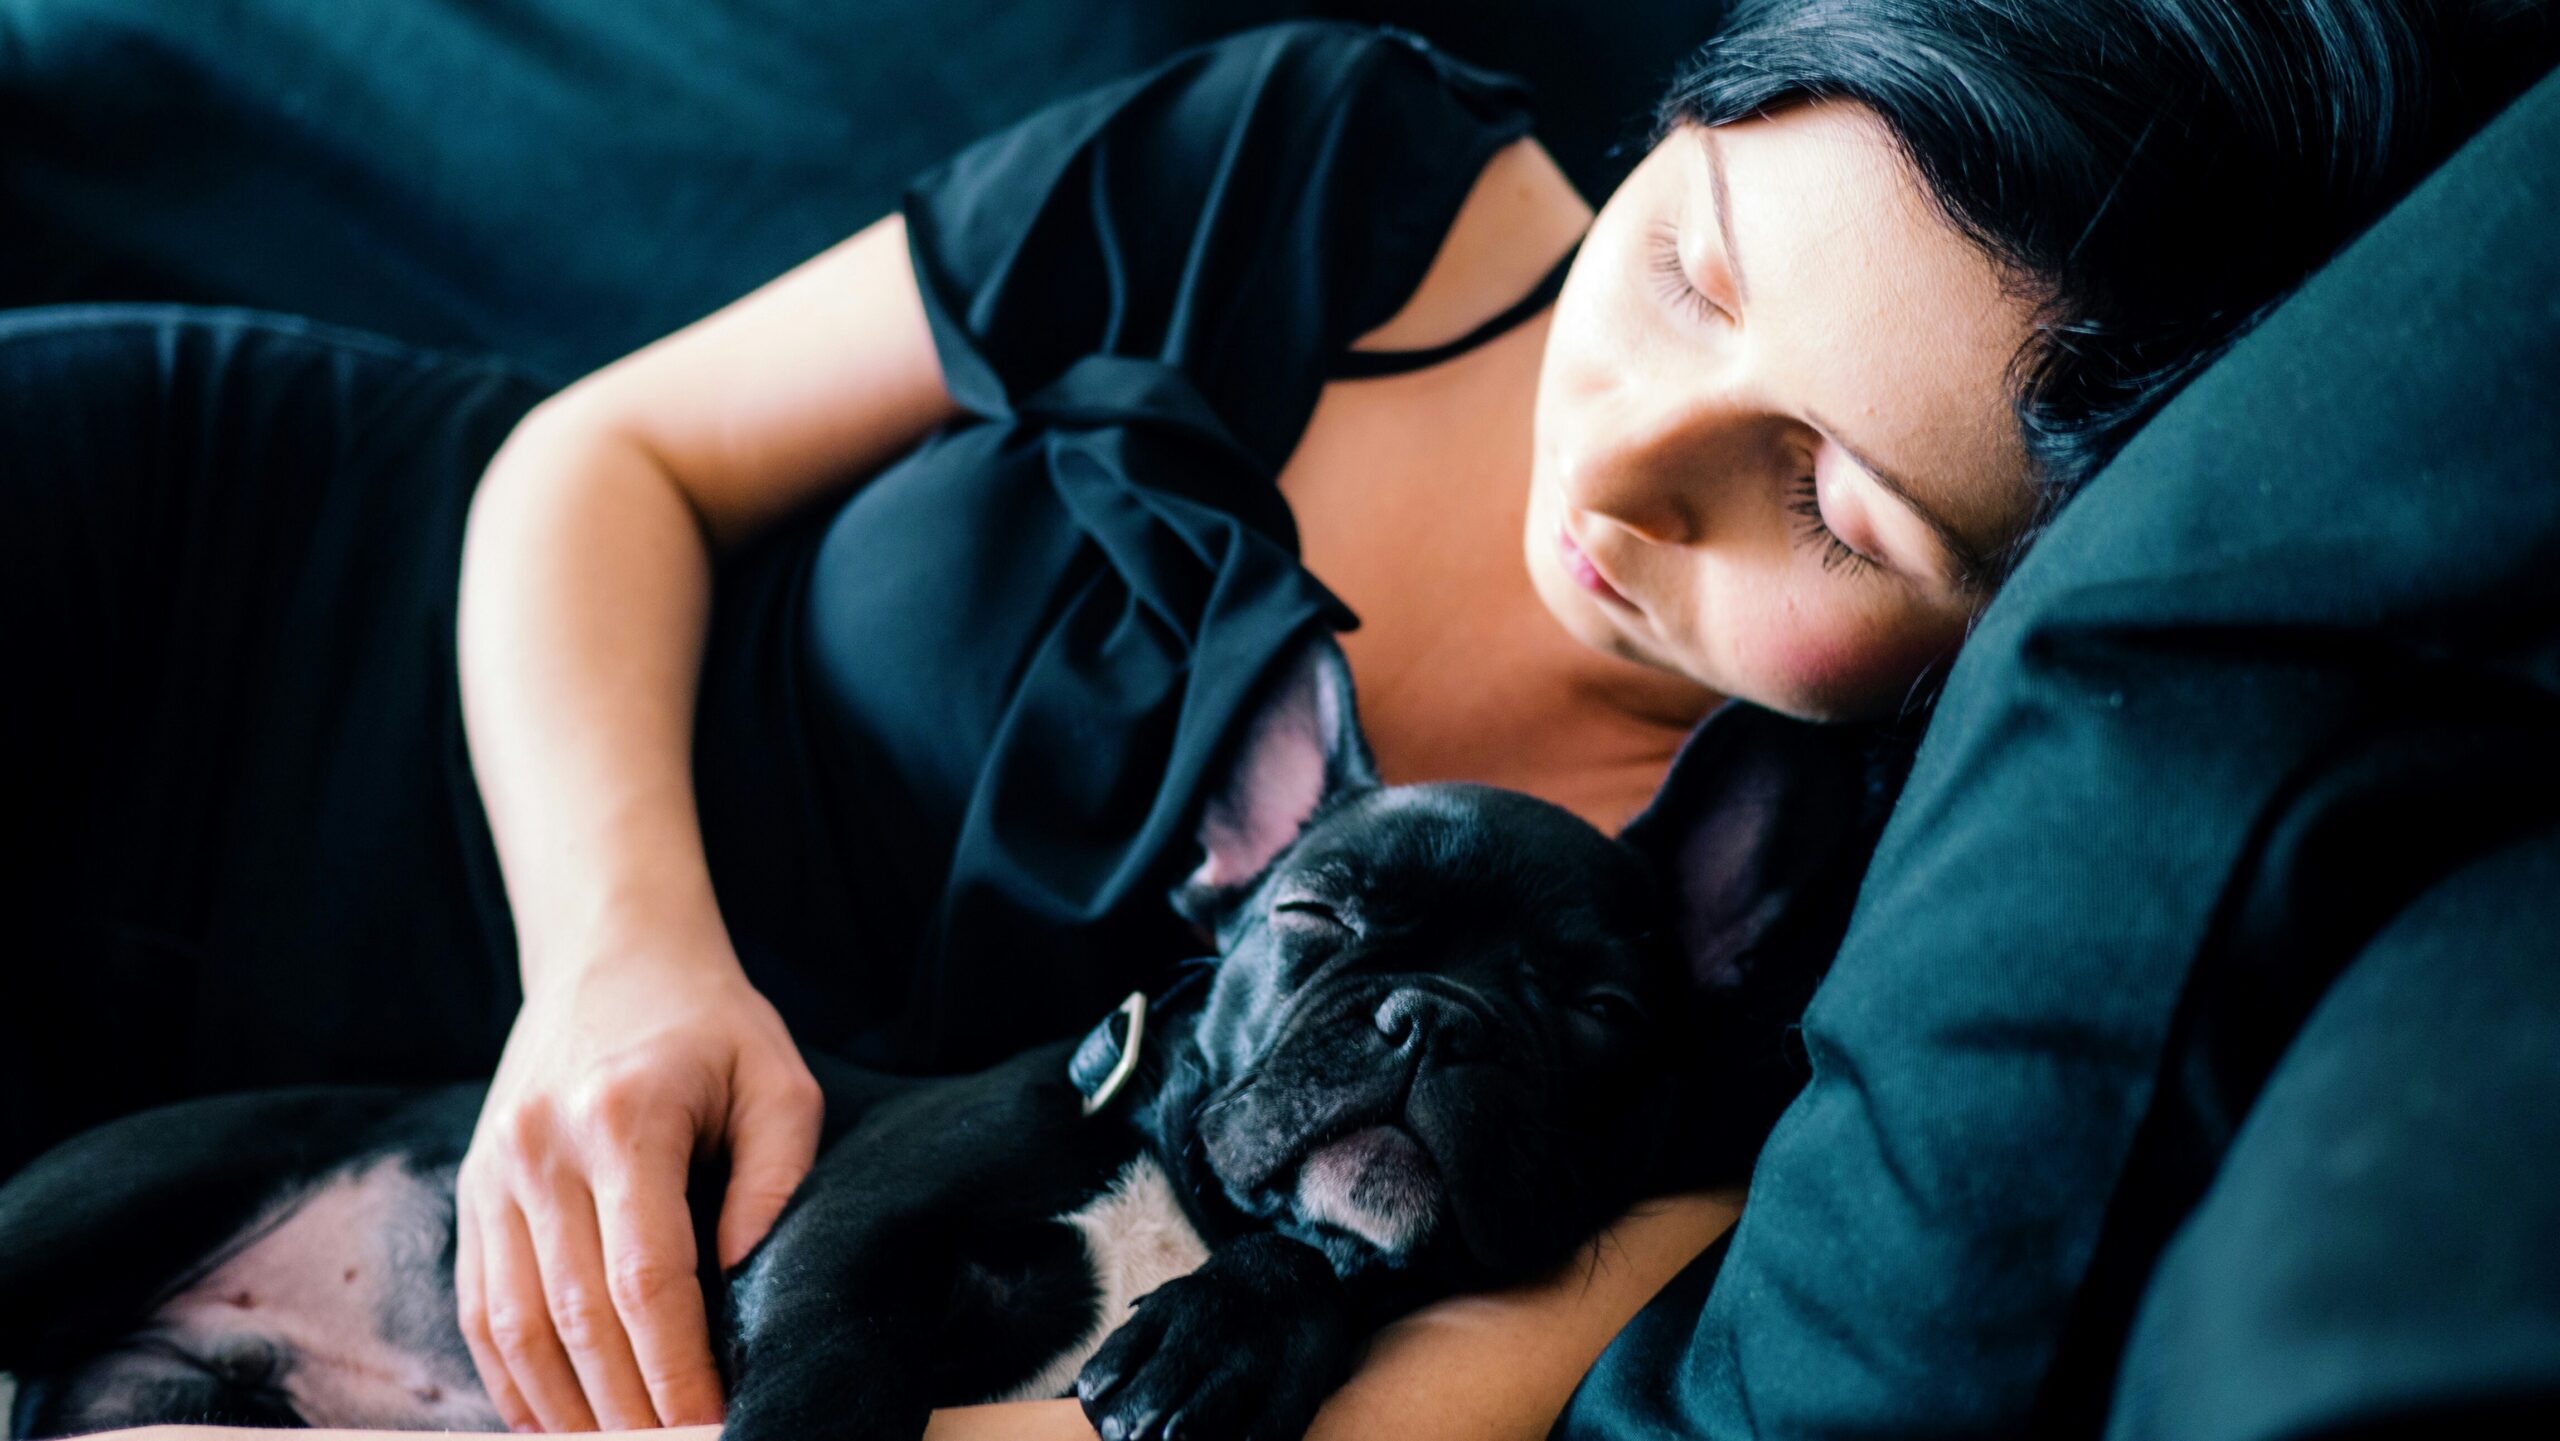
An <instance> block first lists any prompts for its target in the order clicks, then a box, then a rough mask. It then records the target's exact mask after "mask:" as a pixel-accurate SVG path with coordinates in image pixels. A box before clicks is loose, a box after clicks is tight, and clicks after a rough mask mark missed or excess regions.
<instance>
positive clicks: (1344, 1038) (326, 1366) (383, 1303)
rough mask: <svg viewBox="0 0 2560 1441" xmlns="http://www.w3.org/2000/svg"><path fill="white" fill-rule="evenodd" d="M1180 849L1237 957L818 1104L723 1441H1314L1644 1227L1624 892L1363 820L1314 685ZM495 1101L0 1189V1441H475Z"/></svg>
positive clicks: (246, 1129) (197, 1105) (284, 1100)
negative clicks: (1320, 1422)
mask: <svg viewBox="0 0 2560 1441" xmlns="http://www.w3.org/2000/svg"><path fill="white" fill-rule="evenodd" d="M1201 840H1202V845H1203V849H1204V851H1205V853H1206V857H1207V858H1206V860H1205V861H1204V862H1203V863H1202V865H1201V866H1200V868H1199V870H1198V872H1197V873H1196V874H1195V875H1194V876H1193V877H1192V878H1191V879H1190V880H1189V881H1188V882H1187V883H1186V884H1185V885H1184V886H1182V887H1181V888H1180V889H1179V890H1178V891H1177V893H1176V896H1175V902H1176V904H1177V905H1178V906H1179V907H1180V908H1181V909H1182V910H1183V911H1184V912H1185V913H1186V914H1187V915H1189V916H1190V917H1192V918H1193V919H1194V920H1195V921H1196V922H1197V923H1199V924H1200V925H1201V926H1202V927H1203V928H1204V929H1205V930H1206V931H1208V932H1209V933H1211V934H1213V935H1214V936H1215V937H1216V942H1217V950H1218V952H1219V956H1218V959H1217V962H1216V964H1215V965H1214V966H1209V965H1205V964H1204V965H1203V966H1201V967H1199V968H1197V970H1196V972H1195V974H1194V976H1193V977H1192V978H1190V979H1187V980H1185V981H1184V982H1182V983H1179V984H1177V985H1176V986H1174V987H1173V988H1171V989H1170V990H1169V991H1168V992H1166V993H1165V994H1164V995H1162V996H1160V997H1159V998H1158V999H1157V1001H1156V1002H1155V1003H1154V1004H1153V1005H1152V1006H1149V1005H1147V1004H1146V1003H1145V1001H1144V999H1143V998H1140V997H1133V998H1132V999H1131V1003H1130V1004H1129V1005H1127V1006H1125V1007H1123V1009H1122V1011H1121V1012H1120V1013H1118V1014H1116V1015H1115V1016H1113V1017H1112V1018H1110V1019H1108V1020H1106V1021H1105V1023H1104V1024H1103V1025H1102V1026H1101V1027H1099V1028H1097V1030H1096V1031H1095V1032H1094V1033H1093V1034H1092V1035H1090V1036H1088V1037H1087V1038H1085V1040H1084V1041H1083V1042H1082V1043H1081V1044H1080V1045H1067V1044H1060V1045H1055V1046H1049V1047H1044V1048H1042V1049H1039V1050H1036V1051H1033V1052H1030V1053H1028V1054H1026V1055H1023V1056H1021V1057H1020V1058H1018V1059H1016V1060H1014V1061H1011V1062H1008V1063H1006V1064H1003V1065H1000V1066H997V1067H995V1068H993V1069H991V1070H988V1071H985V1072H982V1073H979V1074H976V1075H971V1076H964V1077H956V1078H938V1079H925V1078H906V1077H892V1076H884V1075H876V1074H870V1073H864V1072H858V1071H854V1070H852V1069H850V1068H847V1067H844V1066H841V1065H838V1064H834V1063H831V1062H829V1061H827V1060H826V1058H824V1057H812V1058H811V1061H812V1065H813V1068H814V1069H816V1071H817V1074H818V1076H819V1079H820V1082H821V1084H822V1086H823V1087H824V1089H825V1091H826V1099H827V1132H826V1136H825V1139H824V1149H823V1150H822V1152H821V1156H820V1160H819V1162H818V1164H817V1167H816V1169H815V1170H813V1171H812V1172H811V1174H810V1175H809V1177H808V1179H807V1180H806V1182H804V1184H803V1185H802V1186H801V1187H800V1189H799V1191H798V1192H797V1193H796V1194H795V1195H794V1196H793V1198H792V1200H791V1203H790V1205H789V1206H788V1207H787V1208H786V1209H785V1210H784V1212H783V1214H782V1216H781V1218H780V1220H779V1221H778V1222H777V1223H776V1224H775V1226H774V1228H773V1230H772V1232H771V1234H770V1235H769V1236H768V1237H767V1238H766V1239H765V1241H764V1242H763V1243H762V1244H761V1245H760V1246H759V1247H758V1248H757V1249H756V1250H755V1252H754V1253H753V1254H751V1255H750V1256H749V1257H748V1258H747V1259H746V1260H745V1261H744V1262H743V1263H742V1264H741V1265H740V1266H738V1267H737V1268H736V1269H735V1270H733V1271H732V1272H731V1273H730V1274H729V1275H727V1276H725V1277H722V1276H716V1275H715V1276H711V1277H708V1278H707V1279H708V1281H709V1284H708V1286H707V1292H708V1295H709V1297H710V1300H711V1303H712V1307H713V1312H714V1316H713V1320H714V1326H715V1331H716V1333H717V1334H718V1335H719V1336H720V1337H721V1338H722V1340H723V1347H724V1354H723V1355H722V1357H721V1360H722V1363H723V1367H724V1370H725V1371H726V1372H727V1379H728V1382H729V1384H730V1387H731V1399H730V1409H729V1422H728V1424H729V1428H730V1433H729V1434H731V1435H732V1436H735V1437H742V1438H747V1441H759V1438H764V1437H768V1436H770V1437H772V1438H775V1441H782V1438H786V1437H788V1438H794V1441H797V1438H804V1437H808V1436H812V1435H838V1436H864V1437H869V1436H881V1437H901V1438H903V1437H911V1436H914V1435H915V1434H917V1433H918V1432H919V1431H920V1430H921V1429H922V1428H923V1424H924V1421H925V1416H926V1413H927V1411H928V1410H929V1409H930V1408H932V1407H934V1406H937V1405H950V1404H958V1403H964V1402H970V1401H980V1400H987V1399H994V1398H1020V1397H1037V1396H1060V1395H1064V1394H1068V1393H1069V1392H1070V1391H1072V1393H1073V1394H1074V1395H1076V1396H1077V1397H1078V1398H1080V1400H1081V1401H1082V1403H1083V1405H1084V1408H1085V1411H1086V1414H1087V1415H1088V1416H1089V1417H1091V1418H1092V1420H1093V1422H1094V1424H1095V1425H1096V1427H1097V1428H1098V1429H1099V1430H1100V1431H1101V1433H1102V1435H1103V1436H1104V1437H1105V1438H1106V1441H1122V1438H1130V1437H1158V1436H1165V1437H1181V1436H1199V1437H1229V1436H1255V1437H1264V1436H1268V1437H1290V1436H1295V1435H1297V1434H1299V1433H1300V1432H1302V1431H1303V1430H1304V1428H1305V1427H1306V1425H1307V1423H1308V1421H1309V1419H1310V1418H1311V1417H1312V1416H1313V1414H1314V1412H1315V1410H1316V1408H1317V1406H1318V1405H1319V1404H1320V1403H1321V1402H1322V1401H1323V1399H1324V1398H1325V1396H1326V1395H1327V1394H1328V1393H1330V1392H1331V1391H1332V1390H1333V1389H1334V1387H1335V1386H1336V1385H1337V1384H1339V1382H1340V1381H1341V1380H1342V1378H1343V1377H1344V1376H1345V1374H1346V1373H1347V1372H1348V1371H1349V1369H1350V1367H1351V1366H1352V1364H1353V1363H1354V1362H1355V1360H1356V1359H1357V1357H1358V1355H1359V1352H1360V1350H1361V1348H1362V1346H1363V1345H1364V1344H1365V1342H1366V1340H1367V1338H1368V1336H1369V1334H1370V1332H1371V1331H1372V1330H1373V1329H1374V1328H1375V1327H1376V1326H1377V1325H1378V1324H1380V1322H1381V1321H1383V1320H1384V1319H1386V1318H1389V1317H1391V1316H1393V1315H1395V1314H1397V1313H1399V1312H1402V1311H1404V1310H1406V1309H1409V1308H1410V1307H1412V1306H1414V1305H1416V1304H1418V1303H1420V1302H1422V1301H1424V1300H1427V1299H1429V1298H1432V1297H1436V1296H1441V1295H1446V1294H1448V1293H1451V1292H1453V1291H1457V1290H1460V1289H1466V1288H1473V1287H1480V1286H1484V1285H1488V1284H1492V1283H1497V1282H1501V1281H1506V1280H1511V1279H1516V1278H1520V1277H1525V1276H1529V1275H1532V1274H1535V1273H1537V1272H1539V1271H1541V1270H1542V1269H1545V1268H1548V1267H1551V1266H1553V1265H1555V1264H1557V1263H1559V1262H1561V1261H1563V1260H1564V1259H1565V1258H1566V1257H1567V1256H1568V1255H1570V1253H1571V1252H1572V1251H1573V1249H1574V1248H1575V1247H1576V1245H1577V1244H1578V1243H1580V1242H1581V1241H1582V1240H1584V1239H1585V1238H1586V1237H1588V1236H1589V1235H1591V1234H1592V1233H1593V1232H1594V1231H1595V1230H1596V1229H1597V1228H1598V1227H1599V1226H1600V1225H1601V1224H1603V1223H1604V1222H1605V1221H1607V1220H1608V1219H1610V1218H1612V1217H1614V1216H1616V1215H1617V1214H1619V1213H1620V1212H1621V1211H1622V1210H1624V1209H1625V1208H1626V1207H1627V1206H1628V1205H1629V1204H1630V1203H1632V1202H1633V1201H1635V1200H1637V1199H1638V1198H1639V1197H1640V1196H1641V1195H1642V1194H1643V1193H1644V1191H1645V1189H1646V1188H1647V1186H1648V1185H1649V1184H1651V1183H1652V1182H1653V1181H1654V1179H1655V1177H1656V1172H1655V1170H1654V1165H1653V1162H1654V1159H1655V1154H1654V1153H1655V1149H1656V1147H1657V1145H1658V1144H1659V1143H1658V1139H1657V1130H1658V1125H1657V1122H1658V1118H1659V1117H1660V1116H1661V1114H1662V1103H1663V1101H1664V1100H1665V1097H1664V1095H1663V1094H1662V1092H1663V1091H1664V1089H1665V1088H1666V1087H1667V1085H1668V1077H1669V1076H1670V1074H1671V1071H1670V1067H1669V1066H1668V1064H1667V1058H1666V1054H1665V1052H1666V1049H1667V1047H1666V1045H1665V1042H1666V1040H1667V1039H1668V1038H1669V1037H1671V1036H1672V1035H1673V1034H1675V1032H1676V1031H1677V1030H1678V1025H1677V1022H1676V1020H1675V1017H1674V1014H1673V1013H1674V1011H1675V1009H1676V1008H1677V1007H1679V1006H1680V1005H1681V1004H1682V1002H1681V1000H1680V997H1682V996H1683V995H1684V994H1685V988H1684V987H1683V986H1682V985H1681V984H1680V983H1679V978H1678V968H1677V966H1676V964H1675V963H1674V962H1673V961H1672V959H1671V957H1670V954H1669V950H1668V937H1667V935H1666V934H1665V933H1664V929H1663V927H1661V925H1660V923H1659V920H1658V912H1657V899H1656V896H1655V894H1654V888H1653V886H1652V883H1651V881H1650V878H1649V876H1648V873H1647V872H1646V870H1645V868H1644V867H1643V866H1642V865H1641V864H1640V863H1639V862H1638V860H1637V859H1636V857H1635V855H1634V854H1633V853H1632V852H1630V851H1629V850H1627V849H1626V848H1624V847H1623V846H1621V845H1619V844H1618V843H1616V842H1613V841H1611V840H1609V839H1608V838H1606V837H1604V836H1602V835H1600V834H1599V833H1598V832H1596V831H1594V830H1593V829H1591V828H1590V827H1589V826H1587V825H1585V824H1583V823H1582V822H1581V821H1579V820H1578V819H1576V818H1575V817H1573V816H1572V815H1570V814H1568V813H1566V812H1564V811H1562V810H1559V809H1557V808H1555V807H1552V806H1549V805H1546V804H1544V803H1542V802H1539V801H1536V800H1533V799H1530V798H1528V797H1525V796H1521V795H1518V794H1515V793H1512V792H1507V791H1500V790H1494V789H1489V788H1486V787H1480V786H1461V785H1431V786H1411V787H1381V786H1380V785H1379V784H1378V783H1377V780H1376V777H1375V775H1374V773H1373V771H1372V769H1371V765H1370V762H1369V759H1368V756H1367V753H1366V750H1365V747H1364V745H1363V743H1362V742H1361V739H1360V735H1359V730H1358V726H1357V722H1356V720H1355V718H1354V713H1353V708H1352V701H1351V693H1350V682H1349V675H1348V672H1347V671H1346V670H1345V669H1344V667H1343V665H1342V661H1341V657H1340V654H1339V652H1338V651H1337V650H1335V648H1334V647H1333V646H1332V644H1331V643H1330V642H1320V643H1318V644H1316V645H1314V646H1311V647H1310V648H1309V650H1308V651H1307V653H1306V656H1305V658H1304V659H1303V660H1302V661H1301V662H1299V663H1297V664H1296V665H1294V666H1293V667H1291V668H1290V669H1289V670H1288V672H1287V674H1286V675H1285V677H1284V678H1283V679H1282V680H1281V681H1280V683H1279V684H1278V685H1277V686H1276V687H1275V690H1274V693H1273V695H1272V697H1271V698H1270V699H1269V700H1268V701H1267V702H1266V703H1265V705H1264V706H1263V708H1262V710H1261V711H1260V713H1259V714H1258V715H1257V717H1256V719H1255V721H1254V723H1253V724H1252V726H1251V727H1250V734H1249V735H1248V737H1247V738H1246V740H1245V742H1244V744H1243V746H1242V749H1241V753H1240V754H1239V756H1238V758H1237V761H1236V763H1235V770H1234V778H1233V779H1232V780H1231V781H1230V783H1229V785H1228V786H1227V787H1226V789H1225V790H1224V791H1223V792H1222V793H1221V794H1220V795H1219V796H1217V797H1216V798H1214V799H1213V800H1212V801H1211V802H1210V804H1209V805H1208V807H1207V810H1206V813H1205V817H1204V820H1203V822H1202V825H1201ZM481 1096H482V1090H481V1088H479V1087H477V1086H466V1087H456V1088H451V1089H447V1090H441V1091H434V1092H427V1093H420V1092H416V1091H405V1090H386V1089H355V1088H322V1089H308V1090H297V1091H290V1092H272V1093H260V1094H252V1095H241V1096H230V1097H219V1098H213V1099H208V1100H203V1101H197V1102H189V1103H185V1104H181V1105H177V1106H172V1107H167V1108H163V1109H161V1110H157V1111H153V1112H149V1113H145V1114H143V1115H139V1116H135V1117H131V1118H128V1119H126V1120H123V1121H120V1122H117V1123H114V1124H111V1125H108V1126H105V1127H102V1128H99V1129H98V1130H95V1131H92V1132H90V1133H88V1134H86V1135H84V1136H82V1137H79V1138H77V1139H75V1140H73V1141H72V1142H70V1143H68V1144H66V1145H64V1146H63V1147H61V1148H59V1149H58V1150H56V1151H55V1152H53V1153H52V1154H50V1155H48V1156H46V1157H44V1158H42V1159H40V1160H39V1161H37V1162H36V1163H35V1164H34V1165H32V1166H31V1167H29V1168H28V1169H27V1170H26V1171H24V1172H22V1173H21V1174H20V1175H19V1176H18V1177H16V1178H15V1179H14V1180H12V1181H11V1182H10V1183H9V1184H8V1185H7V1186H6V1187H5V1188H0V1371H15V1372H16V1373H18V1375H19V1376H20V1377H21V1380H22V1386H23V1389H22V1393H21V1395H20V1397H19V1400H18V1403H17V1406H16V1407H15V1410H16V1416H15V1418H14V1419H15V1427H14V1429H15V1431H16V1433H17V1434H18V1435H20V1436H29V1437H33V1436H46V1435H56V1434H67V1433H73V1432H78V1431H84V1430H95V1429H100V1428H104V1427H111V1426H127V1425H141V1424H149V1423H154V1422H174V1421H196V1422H218V1423H231V1424H272V1425H297V1424H299V1425H350V1426H389V1427H417V1428H445V1429H475V1428H494V1427H495V1426H496V1425H497V1418H496V1416H495V1415H494V1413H493V1412H492V1411H491V1410H490V1408H489V1406H488V1404H487V1401H486V1399H485V1397H484V1396H483V1395H482V1393H481V1391H480V1389H479V1387H478V1385H477V1382H476V1381H475V1379H474V1377H473V1372H472V1368H471V1365H470V1362H469V1359H468V1357H467V1354H466V1353H465V1351H464V1349H463V1347H462V1343H461V1339H460V1335H459V1332H458V1330H457V1327H456V1324H455V1319H454V1312H453V1303H452V1295H453V1286H452V1273H451V1266H452V1190H451V1188H452V1182H453V1170H454V1166H455V1164H456V1163H457V1162H458V1160H459V1158H460V1156H461V1153H462V1151H463V1148H464V1145H465V1143H466V1142H467V1140H468V1138H469V1135H470V1132H471V1127H472V1123H473V1119H474V1117H475V1116H476V1114H477V1112H478V1110H479V1106H480V1101H481ZM695 1194H696V1195H697V1197H700V1196H704V1195H708V1196H711V1197H716V1196H717V1195H718V1194H719V1190H718V1188H717V1186H716V1185H703V1184H697V1185H696V1187H695ZM707 1219H708V1218H707V1217H699V1216H698V1217H697V1220H698V1221H707ZM705 1234H706V1236H707V1234H708V1229H707V1226H706V1228H705ZM701 1249H702V1254H704V1255H705V1256H709V1255H711V1254H712V1247H711V1246H710V1245H709V1244H708V1241H707V1239H706V1241H705V1243H704V1244H703V1246H702V1248H701Z"/></svg>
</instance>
